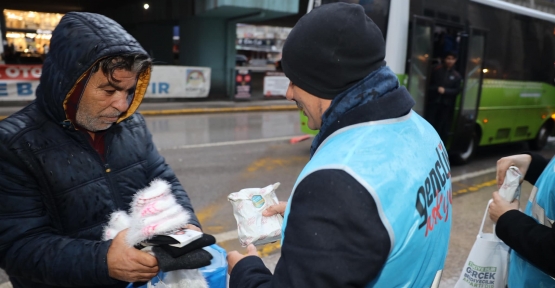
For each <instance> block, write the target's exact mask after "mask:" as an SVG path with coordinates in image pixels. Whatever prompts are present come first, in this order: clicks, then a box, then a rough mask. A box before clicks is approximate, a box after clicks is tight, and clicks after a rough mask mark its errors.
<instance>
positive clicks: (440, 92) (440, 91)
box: [437, 87, 445, 94]
mask: <svg viewBox="0 0 555 288" xmlns="http://www.w3.org/2000/svg"><path fill="white" fill-rule="evenodd" d="M437 92H439V94H443V93H445V88H443V87H437Z"/></svg>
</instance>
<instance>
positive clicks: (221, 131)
mask: <svg viewBox="0 0 555 288" xmlns="http://www.w3.org/2000/svg"><path fill="white" fill-rule="evenodd" d="M145 119H146V122H147V125H148V128H149V129H150V132H151V133H152V135H153V139H154V143H155V144H156V146H157V147H158V148H159V149H169V148H172V147H176V146H183V145H197V144H206V143H216V142H227V141H242V140H254V139H265V138H274V137H283V136H297V135H301V131H300V124H299V113H298V112H297V111H288V112H272V113H268V112H260V113H257V112H248V113H227V114H202V115H200V114H199V115H180V116H156V117H146V118H145Z"/></svg>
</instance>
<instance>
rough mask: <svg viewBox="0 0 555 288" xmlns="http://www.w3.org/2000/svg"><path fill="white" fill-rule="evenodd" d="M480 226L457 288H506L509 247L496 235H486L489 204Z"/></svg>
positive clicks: (456, 285)
mask: <svg viewBox="0 0 555 288" xmlns="http://www.w3.org/2000/svg"><path fill="white" fill-rule="evenodd" d="M491 202H492V200H490V201H489V202H488V206H487V207H486V213H484V218H483V219H482V225H480V231H479V232H478V236H477V237H476V242H474V246H472V250H470V254H469V255H468V258H467V259H466V262H465V265H464V267H463V270H462V272H461V276H460V277H459V280H458V281H457V284H455V288H467V287H468V288H471V287H472V288H476V287H478V288H505V286H506V283H507V268H508V266H509V265H508V264H509V246H507V245H506V244H505V243H503V241H501V240H500V239H499V238H497V236H496V235H495V228H494V233H484V232H483V228H484V222H485V221H486V217H487V215H488V208H489V204H490V203H491Z"/></svg>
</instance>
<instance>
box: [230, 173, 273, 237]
mask: <svg viewBox="0 0 555 288" xmlns="http://www.w3.org/2000/svg"><path fill="white" fill-rule="evenodd" d="M279 184H280V183H275V184H273V185H269V186H266V187H264V188H247V189H242V190H241V191H239V192H235V193H231V194H229V196H228V197H227V199H228V200H229V202H231V205H232V206H233V214H234V215H235V219H236V220H237V232H238V234H239V241H240V242H241V246H243V247H246V246H248V245H249V244H251V243H252V244H254V245H262V244H266V243H270V242H275V241H277V240H279V239H280V238H281V225H282V223H283V217H282V216H281V215H279V214H277V215H273V216H269V217H266V216H263V215H262V212H264V210H266V208H268V207H269V206H271V205H275V204H278V203H279V201H278V199H277V196H276V193H275V190H276V189H277V188H278V187H279Z"/></svg>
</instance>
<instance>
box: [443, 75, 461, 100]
mask: <svg viewBox="0 0 555 288" xmlns="http://www.w3.org/2000/svg"><path fill="white" fill-rule="evenodd" d="M456 75H457V76H455V77H456V78H457V79H456V81H453V83H451V84H450V85H449V86H446V87H443V88H445V95H447V96H450V97H456V96H457V95H458V94H459V93H461V90H462V86H461V76H458V74H456Z"/></svg>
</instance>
